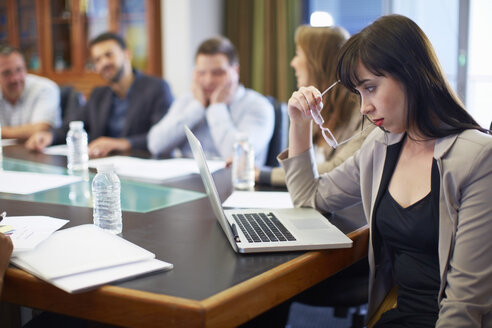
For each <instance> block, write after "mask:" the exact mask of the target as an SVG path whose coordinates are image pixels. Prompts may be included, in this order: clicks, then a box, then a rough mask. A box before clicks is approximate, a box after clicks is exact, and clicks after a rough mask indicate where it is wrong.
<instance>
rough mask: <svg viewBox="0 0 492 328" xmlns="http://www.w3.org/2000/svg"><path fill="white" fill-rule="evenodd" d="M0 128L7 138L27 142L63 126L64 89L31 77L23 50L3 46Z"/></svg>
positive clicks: (0, 80) (0, 55)
mask: <svg viewBox="0 0 492 328" xmlns="http://www.w3.org/2000/svg"><path fill="white" fill-rule="evenodd" d="M0 124H1V127H2V137H3V138H13V139H27V138H29V137H30V136H31V135H32V134H33V133H35V132H37V131H45V130H49V129H50V128H51V127H57V126H59V125H60V89H59V88H58V86H57V85H56V83H55V82H53V81H51V80H48V79H46V78H44V77H41V76H36V75H32V74H27V70H26V63H25V61H24V57H23V56H22V53H21V52H20V50H19V49H17V48H14V47H12V46H9V45H3V46H0Z"/></svg>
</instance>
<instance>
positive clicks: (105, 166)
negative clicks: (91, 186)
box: [97, 163, 114, 172]
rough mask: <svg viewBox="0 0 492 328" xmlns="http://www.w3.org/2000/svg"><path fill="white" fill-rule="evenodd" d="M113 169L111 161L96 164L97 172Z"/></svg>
mask: <svg viewBox="0 0 492 328" xmlns="http://www.w3.org/2000/svg"><path fill="white" fill-rule="evenodd" d="M111 171H114V164H113V163H104V164H99V165H98V166H97V172H111Z"/></svg>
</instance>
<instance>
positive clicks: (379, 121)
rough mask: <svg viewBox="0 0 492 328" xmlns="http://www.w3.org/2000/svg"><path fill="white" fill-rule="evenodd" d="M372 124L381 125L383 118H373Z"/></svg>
mask: <svg viewBox="0 0 492 328" xmlns="http://www.w3.org/2000/svg"><path fill="white" fill-rule="evenodd" d="M373 122H374V124H376V125H377V126H379V127H381V125H383V122H384V118H378V119H377V120H373Z"/></svg>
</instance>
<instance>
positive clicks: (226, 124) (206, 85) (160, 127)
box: [147, 37, 275, 165]
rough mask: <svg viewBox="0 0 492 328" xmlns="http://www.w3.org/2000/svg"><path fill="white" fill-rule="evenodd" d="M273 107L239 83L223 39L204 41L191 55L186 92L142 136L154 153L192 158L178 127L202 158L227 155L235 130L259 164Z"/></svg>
mask: <svg viewBox="0 0 492 328" xmlns="http://www.w3.org/2000/svg"><path fill="white" fill-rule="evenodd" d="M274 124H275V120H274V111H273V107H272V105H271V104H270V102H269V101H268V99H266V98H265V97H264V96H262V95H261V94H259V93H258V92H256V91H253V90H251V89H247V88H245V87H244V86H243V85H241V84H239V59H238V57H237V53H236V50H235V48H234V46H233V45H232V43H231V42H230V41H229V40H228V39H226V38H223V37H216V38H211V39H209V40H206V41H204V42H203V43H202V44H201V45H200V47H199V48H198V51H197V54H196V56H195V68H194V71H193V83H192V86H191V92H188V93H187V94H185V95H184V96H182V97H181V98H179V99H177V100H176V101H175V102H174V103H173V104H172V106H171V108H170V109H169V113H168V114H167V115H166V116H164V117H163V118H162V119H161V120H160V122H159V123H157V124H156V125H154V126H153V127H152V129H151V130H150V132H149V135H148V137H147V141H148V148H149V150H150V151H151V152H152V154H154V155H156V156H165V157H169V156H173V155H176V154H177V153H180V155H182V156H185V157H192V152H191V149H190V146H189V145H188V142H187V139H186V136H185V132H184V125H187V126H188V127H189V128H190V129H191V130H192V131H193V133H194V134H195V135H196V137H197V138H198V139H199V140H200V142H201V144H202V146H203V149H204V151H205V153H206V155H207V157H208V158H222V159H226V160H227V159H230V158H231V157H232V153H233V144H234V142H235V140H236V137H237V135H238V134H246V135H247V136H248V138H249V142H250V143H251V144H252V145H253V147H254V150H255V157H256V158H255V162H256V164H257V165H263V164H264V163H265V160H266V157H267V153H268V145H269V142H270V139H271V137H272V133H273V128H274Z"/></svg>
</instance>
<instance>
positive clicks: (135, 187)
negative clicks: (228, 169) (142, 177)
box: [0, 157, 205, 213]
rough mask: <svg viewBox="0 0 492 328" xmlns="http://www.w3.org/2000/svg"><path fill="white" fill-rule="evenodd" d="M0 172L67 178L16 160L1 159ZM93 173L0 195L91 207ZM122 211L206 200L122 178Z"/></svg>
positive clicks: (52, 168) (59, 169)
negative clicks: (26, 191) (55, 185)
mask: <svg viewBox="0 0 492 328" xmlns="http://www.w3.org/2000/svg"><path fill="white" fill-rule="evenodd" d="M2 164H3V165H2V166H3V170H6V171H22V172H37V173H50V174H62V175H68V170H67V169H66V168H64V167H60V166H52V165H47V164H41V163H34V162H29V161H24V160H19V159H12V158H6V157H4V158H3V163H2ZM94 175H95V174H93V173H90V172H87V174H86V175H85V177H83V178H84V179H83V181H79V182H75V183H71V184H68V185H64V186H61V187H58V188H54V189H49V190H44V191H40V192H36V193H33V194H29V195H20V194H11V193H0V198H3V199H12V200H21V201H30V202H40V203H51V204H60V205H70V206H80V207H92V192H91V185H92V179H93V178H94ZM120 180H121V209H122V210H123V211H131V212H139V213H147V212H151V211H154V210H158V209H162V208H166V207H170V206H173V205H177V204H181V203H185V202H189V201H192V200H196V199H200V198H203V197H205V194H204V193H199V192H195V191H189V190H184V189H178V188H170V187H165V186H160V185H154V184H149V183H143V182H137V181H131V180H126V179H121V178H120Z"/></svg>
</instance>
